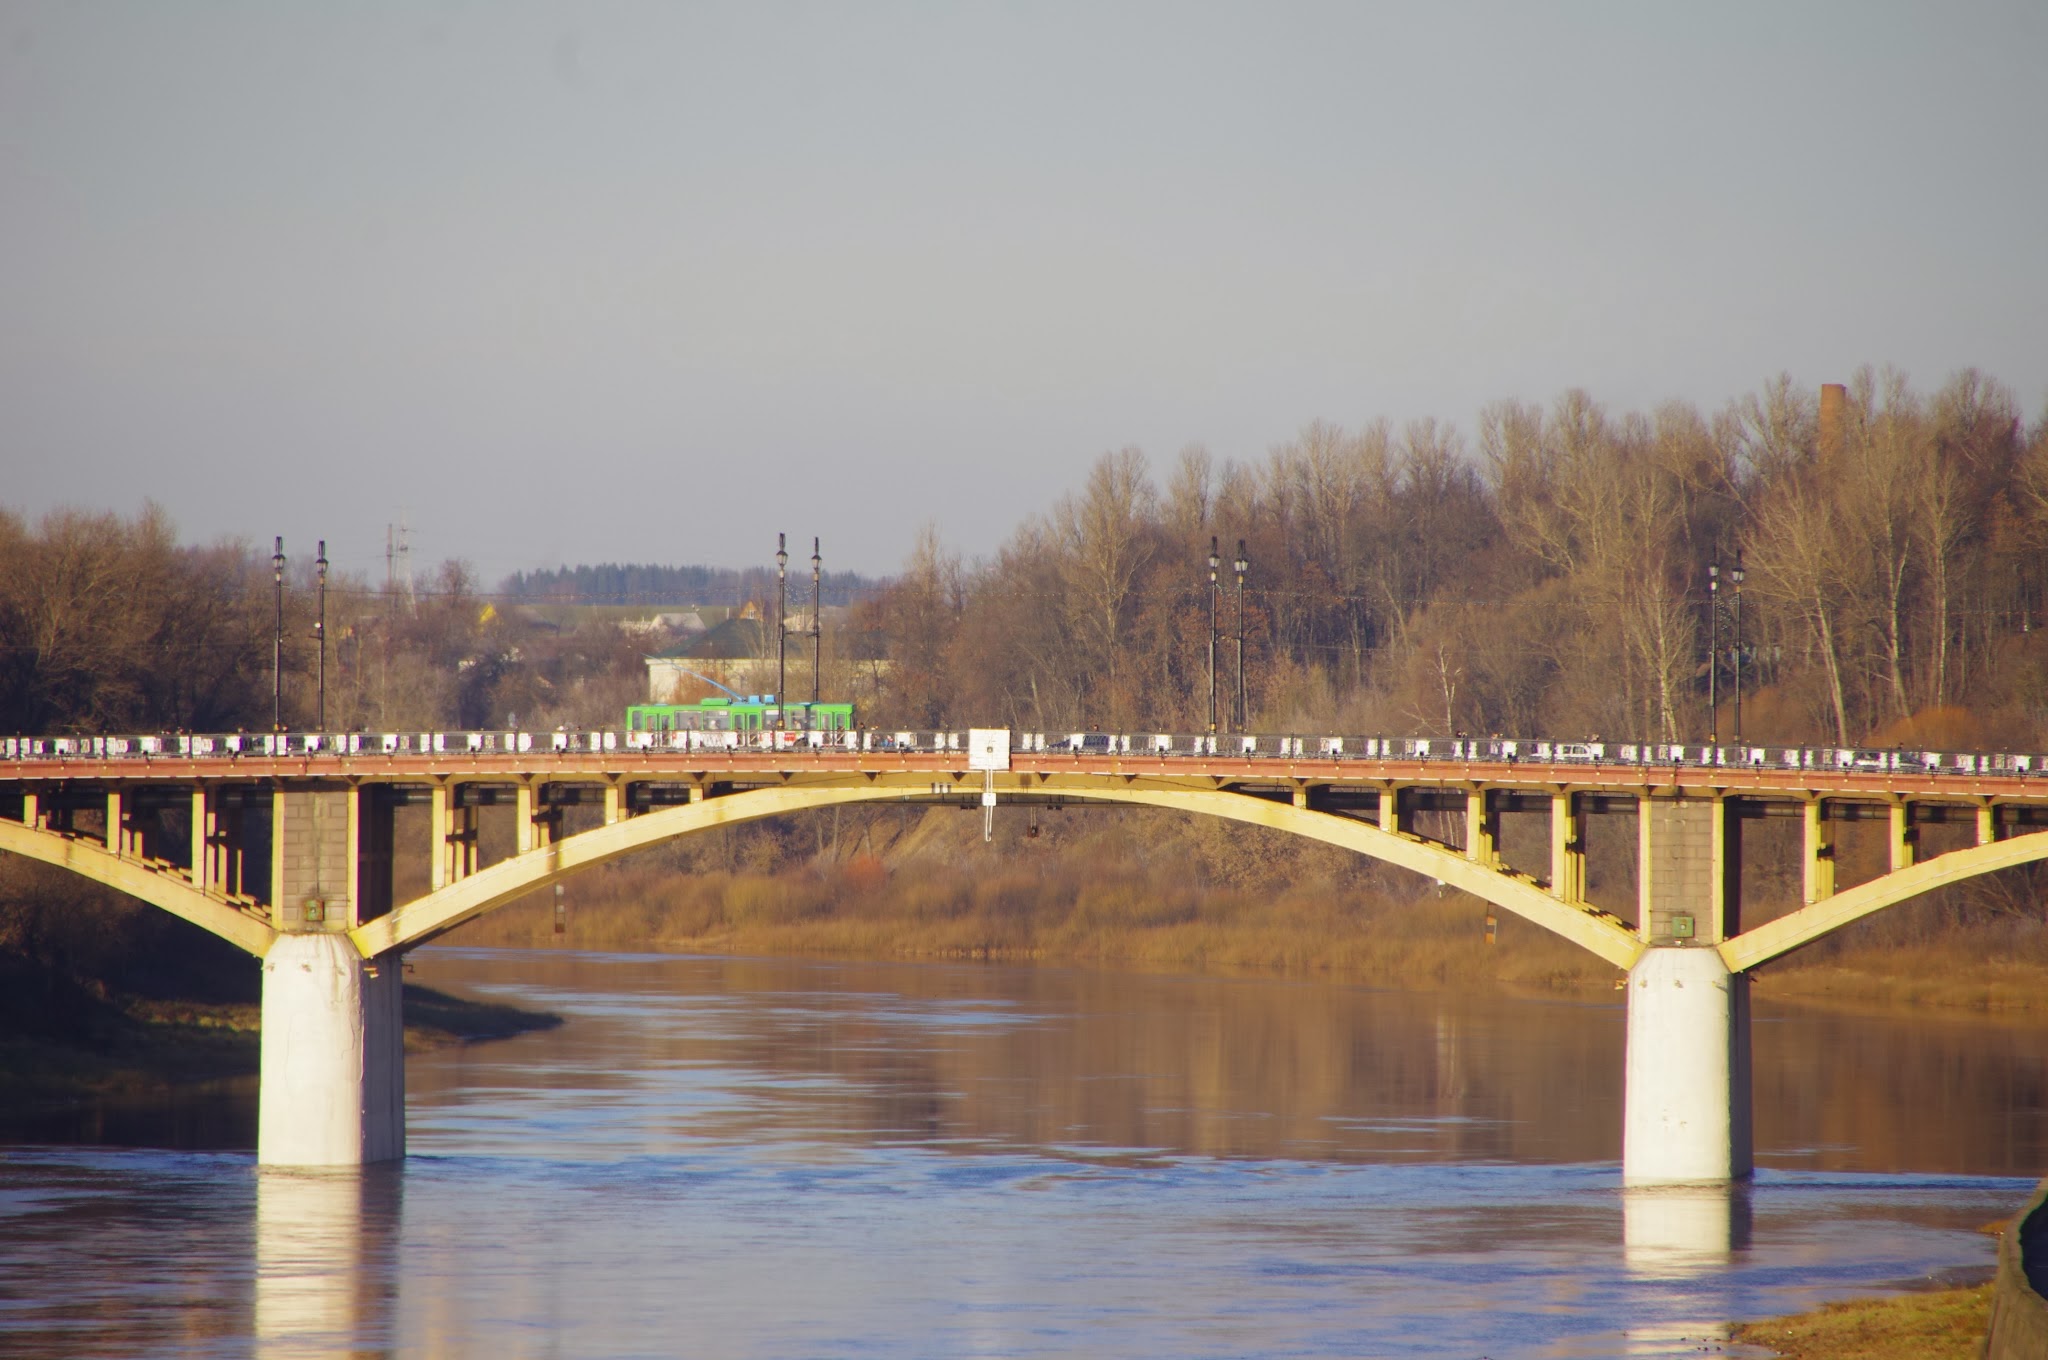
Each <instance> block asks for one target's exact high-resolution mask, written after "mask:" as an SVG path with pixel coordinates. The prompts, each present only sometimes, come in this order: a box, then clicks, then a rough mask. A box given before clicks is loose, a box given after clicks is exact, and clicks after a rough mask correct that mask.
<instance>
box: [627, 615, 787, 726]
mask: <svg viewBox="0 0 2048 1360" xmlns="http://www.w3.org/2000/svg"><path fill="white" fill-rule="evenodd" d="M699 622H702V620H699ZM698 676H704V677H707V678H709V679H711V680H715V681H717V682H718V683H719V684H721V685H723V686H725V687H726V688H727V689H730V690H734V691H737V692H738V693H741V694H768V693H773V692H774V689H775V649H774V646H773V638H772V636H771V634H770V632H769V629H768V627H767V625H766V624H764V623H763V622H762V621H761V619H760V618H758V617H753V616H744V615H743V616H741V617H736V618H729V619H727V620H725V621H724V622H723V623H720V624H718V625H716V626H715V627H711V628H706V629H704V630H703V631H702V632H699V633H696V634H695V635H693V636H690V637H686V638H684V639H683V640H682V641H681V642H679V643H677V644H676V645H675V646H673V647H670V648H668V649H667V650H665V651H661V652H657V653H655V654H654V655H653V656H650V657H648V658H647V702H648V703H650V704H666V703H673V702H675V700H676V699H677V697H678V695H683V696H689V697H693V698H701V697H703V696H704V694H705V685H704V682H703V680H700V679H698V678H697V677H698Z"/></svg>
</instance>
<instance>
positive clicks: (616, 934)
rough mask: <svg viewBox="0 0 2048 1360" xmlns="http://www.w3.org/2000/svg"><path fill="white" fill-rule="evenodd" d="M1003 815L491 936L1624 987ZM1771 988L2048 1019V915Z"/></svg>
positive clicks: (1773, 972)
mask: <svg viewBox="0 0 2048 1360" xmlns="http://www.w3.org/2000/svg"><path fill="white" fill-rule="evenodd" d="M1041 821H1042V822H1043V825H1042V828H1041V830H1042V835H1040V836H1027V835H1026V834H1024V833H1023V831H1022V829H1021V826H1020V824H1019V821H1018V819H1017V818H1015V817H1014V816H1012V817H1009V818H1006V819H1000V820H999V822H998V827H997V835H996V840H995V843H994V844H993V845H984V844H982V842H981V821H980V818H979V817H977V816H969V815H962V814H960V813H957V812H952V811H947V810H943V809H940V810H930V811H923V810H894V809H892V810H889V811H886V812H879V813H862V814H849V815H847V816H846V817H845V818H844V819H839V818H830V819H828V818H825V817H823V816H820V817H814V818H812V819H810V820H808V821H806V820H803V819H786V820H785V821H783V822H781V823H777V824H770V825H767V826H761V827H750V828H746V829H744V830H741V831H732V832H724V833H712V834H709V835H706V836H703V837H696V838H692V839H691V840H690V841H686V842H678V843H676V844H674V845H671V846H669V847H665V848H664V849H662V850H658V851H650V852H647V853H645V854H643V855H640V856H636V857H634V858H633V859H630V860H626V861H623V862H621V863H619V864H615V865H611V866H608V867H607V868H606V869H604V870H602V871H600V872H598V873H595V874H590V875H586V876H583V877H580V878H578V879H575V880H572V881H571V882H570V883H569V884H568V885H567V888H568V891H567V895H566V899H565V900H566V901H567V903H568V915H567V921H568V930H567V933H566V934H565V935H564V936H561V937H557V936H556V935H555V934H554V930H553V921H554V916H553V911H552V898H536V899H533V900H530V901H529V902H526V903H522V904H518V905H515V906H513V907H511V908H508V909H506V910H504V911H500V912H495V913H493V914H491V915H490V916H487V917H485V918H482V919H480V920H478V921H475V922H472V923H470V924H469V925H467V926H465V927H463V929H462V930H461V931H460V932H458V934H457V935H456V936H455V937H454V941H453V942H456V943H463V944H476V945H512V946H545V945H549V944H554V943H565V944H570V945H574V946H576V947H578V948H589V949H619V950H644V949H665V950H677V951H703V952H723V953H747V954H823V955H836V956H844V957H865V958H930V959H945V958H963V959H965V958H971V959H1013V960H1028V959H1048V960H1059V961H1062V962H1076V963H1100V964H1113V965H1117V966H1132V967H1148V968H1175V969H1188V970H1200V969H1206V970H1219V969H1220V970H1230V969H1245V970H1259V971H1266V972H1277V973H1287V974H1310V975H1326V976H1333V977H1343V978H1351V979H1358V980H1369V981H1399V982H1402V983H1404V984H1407V985H1417V984H1420V985H1442V984H1450V983H1453V982H1464V981H1471V980H1477V979H1491V980H1497V981H1501V982H1506V983H1511V984H1514V985H1517V986H1521V987H1528V988H1539V989H1578V988H1585V989H1604V988H1607V987H1611V986H1612V985H1613V982H1614V980H1615V974H1614V972H1613V970H1612V969H1610V968H1608V967H1607V966H1606V965H1605V964H1603V963H1600V962H1599V961H1598V960H1596V959H1594V958H1593V957H1592V956H1590V955H1588V954H1585V953H1584V952H1583V951H1580V950H1577V949H1575V948H1573V947H1572V946H1570V945H1567V944H1565V943H1564V942H1562V941H1561V940H1558V939H1557V938H1555V937H1554V936H1551V935H1550V934H1548V933H1547V932H1544V931H1542V930H1539V929H1537V928H1535V927H1532V926H1529V925H1527V924H1525V923H1523V922H1522V921H1520V920H1519V919H1518V918H1515V917H1513V916H1509V915H1506V914H1502V915H1501V917H1500V920H1499V943H1498V944H1497V945H1493V946H1489V945H1487V944H1486V943H1485V942H1484V936H1483V921H1484V919H1485V912H1486V909H1485V907H1484V906H1483V904H1481V903H1479V902H1478V901H1477V900H1476V899H1473V898H1470V897H1467V896H1465V895H1464V894H1461V893H1458V892H1455V891H1439V890H1437V889H1435V888H1433V887H1432V886H1431V885H1428V884H1427V883H1426V882H1421V883H1419V882H1418V881H1417V880H1415V879H1413V878H1412V877H1408V876H1405V875H1401V874H1399V873H1398V872H1397V871H1391V870H1385V869H1383V868H1381V867H1379V866H1376V865H1373V864H1371V863H1369V862H1365V861H1360V860H1358V859H1356V858H1355V857H1352V856H1349V855H1346V854H1344V853H1343V852H1341V851H1336V850H1333V849H1330V848H1328V847H1322V846H1313V845H1307V846H1305V845H1303V844H1302V843H1301V842H1299V841H1296V840H1293V839H1292V838H1289V837H1285V836H1282V835H1279V834H1278V833H1272V832H1263V831H1259V830H1255V829H1249V828H1244V827H1235V826H1227V825H1225V824H1222V823H1218V822H1213V821H1210V820H1208V819H1195V818H1185V817H1174V816H1172V815H1170V814H1164V813H1158V814H1153V813H1129V812H1125V813H1102V812H1088V811H1080V810H1072V811H1068V812H1065V813H1060V814H1053V815H1048V816H1045V817H1043V818H1041ZM1761 995H1763V996H1765V997H1768V998H1772V999H1784V1000H1798V1001H1806V1002H1816V1003H1824V1004H1828V1005H1834V1006H1842V1005H1848V1006H1876V1007H1893V1006H1900V1005H1913V1006H1937V1007H1946V1008H1951V1009H1960V1010H1970V1011H1978V1012H1990V1013H2013V1014H2022V1013H2029V1012H2032V1013H2038V1012H2040V1011H2042V1010H2044V1009H2048V927H2044V926H2043V925H2042V924H2041V923H2040V922H2039V921H2038V920H2034V919H2029V918H2027V917H2024V916H2020V915H2012V914H2009V915H2004V916H1994V917H1991V918H1988V919H1983V918H1979V919H1966V918H1965V917H1964V916H1963V915H1961V914H1959V913H1958V912H1957V911H1956V909H1955V908H1954V907H1953V906H1952V905H1948V904H1944V903H1942V902H1939V901H1934V902H1929V903H1926V904H1924V905H1921V904H1914V905H1909V906H1906V907H1902V908H1896V909H1894V910H1893V911H1891V912H1887V913H1884V914H1883V915H1882V916H1880V917H1877V918H1873V919H1872V920H1871V921H1868V922H1864V923H1861V924H1859V925H1857V926H1855V927H1852V928H1850V929H1849V930H1847V931H1844V932H1842V934H1841V936H1839V937H1836V938H1832V939H1830V940H1828V941H1824V942H1822V943H1821V944H1818V945H1815V946H1813V947H1811V948H1809V949H1807V950H1804V951H1802V952H1801V953H1799V954H1797V955H1794V956H1793V957H1791V958H1788V959H1786V960H1783V961H1780V962H1778V963H1775V964H1772V965H1770V966H1769V967H1768V968H1766V969H1765V970H1763V991H1762V993H1761Z"/></svg>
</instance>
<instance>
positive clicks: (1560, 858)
mask: <svg viewBox="0 0 2048 1360" xmlns="http://www.w3.org/2000/svg"><path fill="white" fill-rule="evenodd" d="M1581 815H1582V814H1581V813H1580V811H1579V799H1578V795H1577V794H1572V793H1553V794H1551V795H1550V891H1551V894H1552V895H1553V896H1555V897H1556V898H1557V899H1558V900H1559V901H1561V902H1583V901H1585V900H1586V840H1585V835H1584V827H1583V823H1582V822H1581V820H1580V818H1581Z"/></svg>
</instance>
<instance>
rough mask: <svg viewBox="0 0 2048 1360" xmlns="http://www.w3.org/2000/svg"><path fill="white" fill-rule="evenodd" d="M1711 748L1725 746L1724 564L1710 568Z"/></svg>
mask: <svg viewBox="0 0 2048 1360" xmlns="http://www.w3.org/2000/svg"><path fill="white" fill-rule="evenodd" d="M1707 636H1708V638H1709V641H1708V643H1707V715H1708V716H1707V744H1708V745H1709V746H1719V745H1720V744H1721V564H1720V563H1719V562H1709V563H1708V564H1707Z"/></svg>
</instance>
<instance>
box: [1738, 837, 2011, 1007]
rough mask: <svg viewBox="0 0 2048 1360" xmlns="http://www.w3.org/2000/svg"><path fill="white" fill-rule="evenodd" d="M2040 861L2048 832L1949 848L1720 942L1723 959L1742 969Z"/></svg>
mask: <svg viewBox="0 0 2048 1360" xmlns="http://www.w3.org/2000/svg"><path fill="white" fill-rule="evenodd" d="M2037 859H2048V831H2035V832H2030V833H2028V834H2027V835H2024V836H2014V837H2012V838H2011V839H2009V840H2002V841H1992V842H1991V843H1990V844H1988V845H1977V846H1972V847H1970V848H1969V849H1967V850H1951V851H1949V852H1948V853H1947V854H1945V855H1936V856H1935V857H1934V858H1932V859H1929V860H1924V861H1922V862H1921V863H1919V864H1915V865H1913V866H1912V867H1910V868H1906V869H1900V870H1897V871H1896V872H1894V873H1889V874H1886V875H1884V876H1883V877H1882V878H1873V879H1871V880H1870V881H1869V882H1868V883H1859V884H1857V885H1856V886H1855V887H1853V888H1849V889H1846V890H1844V891H1842V892H1838V893H1836V894H1835V895H1834V896H1833V897H1826V898H1822V899H1821V900H1820V901H1818V902H1816V903H1814V904H1813V905H1812V906H1810V907H1801V908H1800V909H1799V910H1798V911H1794V912H1788V913H1787V914H1785V915H1783V916H1780V917H1779V918H1778V919H1777V920H1775V921H1770V922H1766V923H1765V924H1763V925H1760V926H1758V927H1757V928H1756V929H1755V930H1746V931H1744V932H1743V933H1742V934H1740V935H1737V936H1736V937H1735V938H1734V939H1732V940H1728V941H1725V942H1724V943H1723V944H1722V945H1721V957H1722V959H1723V960H1725V961H1726V962H1727V964H1728V968H1729V971H1730V972H1736V973H1740V972H1742V971H1744V970H1745V969H1749V968H1754V967H1756V966H1757V965H1758V964H1761V963H1768V962H1770V961H1771V960H1772V959H1775V958H1779V957H1782V956H1783V955H1786V954H1789V953H1791V952H1792V951H1793V950H1795V949H1797V948H1799V947H1800V946H1801V945H1806V944H1811V943H1813V942H1814V941H1815V940H1817V939H1819V938H1820V937H1821V936H1823V935H1825V934H1827V933H1828V932H1829V931H1832V930H1838V929H1840V928H1841V927H1843V926H1845V925H1848V924H1849V923H1850V922H1852V921H1857V920H1861V919H1862V918H1863V917H1865V916H1868V915H1870V914H1871V913H1872V912H1876V911H1882V910H1884V909H1885V908H1886V907H1889V906H1893V905H1895V904H1897V903H1900V902H1903V901H1905V900H1906V899H1907V898H1909V897H1917V896H1919V895H1920V894H1921V893H1924V892H1927V891H1929V890H1931V889H1934V888H1940V887H1945V886H1946V885H1948V884H1950V883H1960V882H1962V881H1963V880H1964V879H1968V878H1975V877H1976V876H1977V875H1979V874H1988V873H1990V872H1992V871H1993V870H1994V869H2009V868H2011V867H2012V866H2013V865H2015V864H2027V863H2030V862H2032V861H2034V860H2037Z"/></svg>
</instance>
